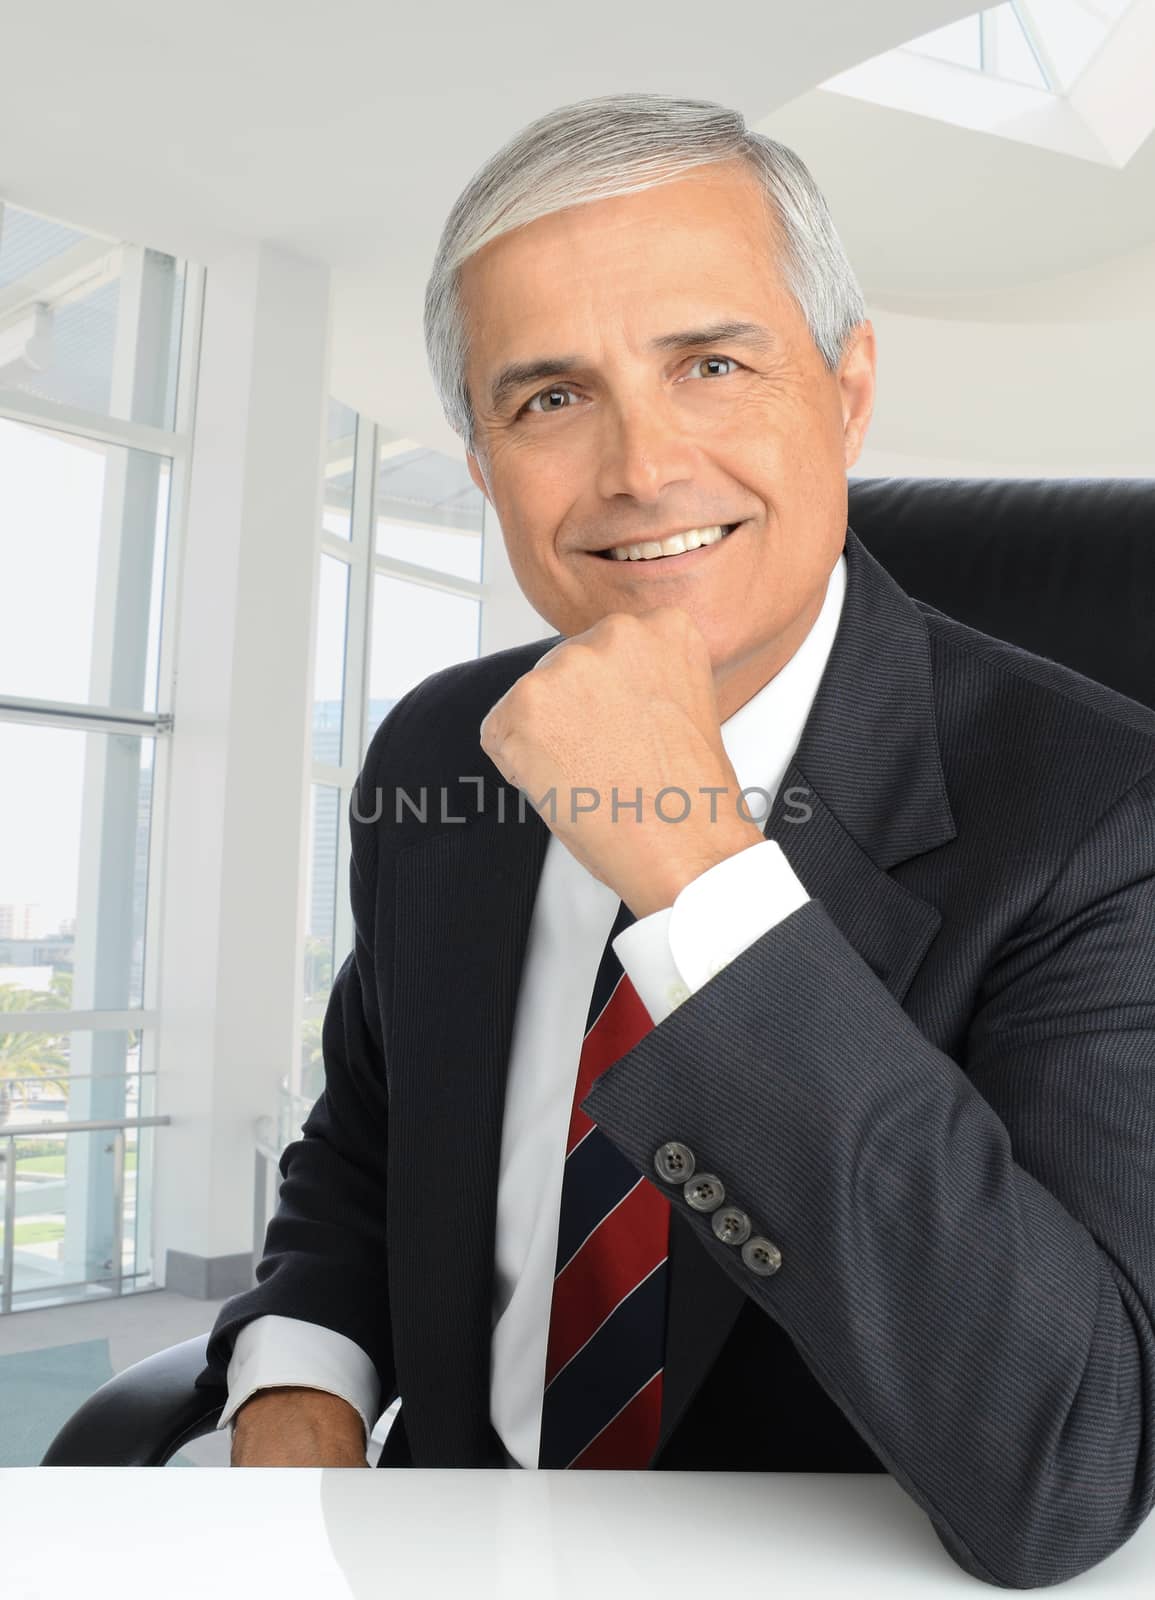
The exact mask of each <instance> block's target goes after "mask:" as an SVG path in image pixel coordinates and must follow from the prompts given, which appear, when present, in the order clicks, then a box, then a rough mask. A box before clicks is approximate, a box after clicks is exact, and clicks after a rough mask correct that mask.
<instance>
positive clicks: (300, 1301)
mask: <svg viewBox="0 0 1155 1600" xmlns="http://www.w3.org/2000/svg"><path fill="white" fill-rule="evenodd" d="M387 726H388V723H387V722H386V724H384V725H383V726H382V728H381V729H380V730H379V731H378V734H377V735H376V736H375V738H374V741H373V743H372V745H371V746H370V751H369V754H368V755H367V757H366V760H365V765H364V768H363V770H362V772H361V775H360V777H359V778H358V780H357V786H356V787H355V788H354V790H353V795H352V799H351V803H350V807H349V826H350V840H351V859H350V867H349V893H350V900H351V903H352V911H353V926H354V944H353V949H352V950H351V951H350V953H349V955H348V957H347V958H346V960H345V961H344V963H343V964H342V966H341V968H340V971H339V972H338V973H337V976H336V978H335V979H334V982H333V988H332V991H331V993H330V996H329V1001H328V1005H327V1007H326V1010H325V1017H324V1021H323V1023H322V1029H321V1045H322V1056H323V1060H324V1073H325V1087H324V1089H323V1090H322V1092H321V1094H320V1096H319V1098H318V1099H317V1101H316V1103H315V1104H314V1106H313V1107H312V1109H311V1110H310V1112H309V1114H308V1116H307V1117H306V1119H305V1121H304V1123H303V1125H302V1128H301V1137H300V1138H299V1139H297V1140H295V1141H294V1142H293V1143H291V1144H290V1145H288V1146H287V1148H286V1149H285V1150H284V1152H283V1153H282V1156H281V1160H280V1173H281V1180H282V1181H281V1185H280V1189H279V1193H278V1201H277V1208H276V1211H275V1212H274V1214H273V1217H272V1219H271V1220H270V1222H269V1226H268V1229H267V1232H266V1235H265V1244H264V1251H263V1254H262V1256H261V1259H260V1262H259V1263H258V1265H257V1269H256V1279H257V1282H256V1286H255V1287H254V1288H251V1289H247V1290H245V1291H244V1292H243V1293H242V1294H239V1295H234V1296H233V1298H232V1299H231V1300H227V1301H226V1302H225V1304H224V1305H223V1306H222V1307H221V1310H220V1312H219V1314H218V1316H217V1320H216V1323H215V1324H214V1327H213V1330H212V1334H211V1336H210V1339H209V1344H208V1351H207V1357H206V1365H205V1367H204V1369H203V1370H202V1372H201V1373H200V1374H199V1376H198V1378H197V1384H198V1386H199V1387H217V1386H224V1385H225V1384H226V1382H227V1374H228V1368H229V1362H230V1358H231V1355H232V1352H233V1345H234V1342H235V1340H236V1337H237V1334H238V1333H239V1332H240V1330H241V1328H243V1327H244V1326H245V1325H246V1324H247V1323H250V1322H252V1321H254V1320H255V1319H256V1318H258V1317H263V1316H266V1315H273V1316H278V1317H292V1318H298V1319H300V1320H302V1321H305V1322H311V1323H315V1324H316V1325H317V1326H318V1327H321V1328H329V1329H332V1330H333V1331H334V1332H335V1333H340V1334H343V1335H344V1337H345V1338H346V1339H349V1340H352V1342H353V1343H354V1344H355V1345H358V1346H359V1347H360V1349H361V1350H362V1351H364V1352H365V1354H366V1355H367V1356H368V1358H369V1360H370V1361H371V1362H372V1364H373V1367H374V1368H375V1370H376V1373H377V1375H378V1378H379V1380H380V1386H381V1387H380V1407H381V1408H382V1409H383V1408H385V1407H387V1406H388V1405H389V1404H391V1402H392V1401H393V1399H395V1398H396V1394H397V1388H396V1381H395V1372H394V1362H393V1349H392V1335H391V1331H390V1322H389V1301H388V1287H387V1276H386V1249H385V1192H386V1149H387V1139H388V1126H389V1108H388V1098H387V1092H386V1076H385V1054H384V1043H383V1034H382V1025H381V1016H380V1012H379V1007H378V1001H377V986H376V979H375V968H374V925H375V904H376V895H377V865H378V846H377V835H376V823H375V821H367V820H362V815H363V813H364V812H366V811H368V812H369V814H370V815H372V811H373V809H374V808H370V807H368V806H367V805H366V806H362V805H360V804H359V803H358V798H357V797H358V793H359V792H361V793H365V794H366V795H371V794H372V793H374V792H375V791H374V790H373V789H372V788H371V785H372V783H373V781H374V780H373V779H372V778H371V777H370V776H369V774H370V770H371V768H377V767H379V766H380V753H381V749H382V743H383V739H384V735H385V728H386V727H387ZM319 1386H320V1385H319Z"/></svg>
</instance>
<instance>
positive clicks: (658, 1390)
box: [570, 1372, 662, 1470]
mask: <svg viewBox="0 0 1155 1600" xmlns="http://www.w3.org/2000/svg"><path fill="white" fill-rule="evenodd" d="M661 1420H662V1374H661V1373H660V1372H655V1373H654V1376H653V1377H652V1378H651V1379H650V1381H649V1383H647V1384H646V1385H645V1387H644V1388H641V1389H639V1390H638V1392H637V1394H636V1395H635V1396H634V1397H633V1399H632V1400H631V1401H629V1403H628V1404H627V1405H624V1406H623V1407H622V1409H621V1410H620V1411H619V1412H618V1414H617V1416H616V1417H615V1418H614V1419H613V1421H612V1422H607V1423H606V1425H605V1427H604V1428H603V1429H602V1431H601V1432H600V1433H599V1434H597V1435H596V1437H595V1438H593V1439H591V1440H590V1442H589V1444H587V1445H586V1447H585V1449H584V1450H583V1451H582V1453H581V1455H580V1456H575V1457H574V1459H573V1460H572V1461H571V1462H570V1467H571V1468H580V1467H597V1468H602V1469H603V1470H607V1469H608V1470H612V1469H613V1468H615V1467H620V1466H621V1464H622V1462H623V1461H634V1462H637V1463H639V1465H640V1466H648V1465H649V1460H650V1457H651V1455H653V1453H654V1447H655V1446H656V1444H657V1440H658V1435H659V1433H660V1432H661Z"/></svg>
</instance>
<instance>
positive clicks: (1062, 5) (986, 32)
mask: <svg viewBox="0 0 1155 1600" xmlns="http://www.w3.org/2000/svg"><path fill="white" fill-rule="evenodd" d="M1130 4H1131V0H1009V3H1008V4H1006V5H1000V6H990V7H988V8H987V9H986V10H985V11H976V12H975V13H974V15H973V16H970V17H964V18H963V19H962V20H961V21H960V22H952V23H950V24H949V25H948V26H947V27H945V28H936V29H935V30H934V32H933V33H924V34H922V35H921V37H919V38H917V39H912V40H911V41H910V43H909V44H907V45H904V46H903V47H902V48H903V49H904V50H912V51H914V52H915V53H916V54H917V55H924V56H932V57H934V59H935V60H937V61H949V62H952V63H953V64H954V65H955V66H958V67H970V68H971V69H972V71H975V72H989V73H990V74H991V75H992V76H993V77H996V78H1005V79H1007V80H1008V81H1009V82H1010V83H1025V84H1029V85H1031V86H1032V87H1033V88H1037V89H1049V90H1050V91H1051V92H1052V94H1065V93H1066V92H1067V90H1068V89H1069V88H1070V87H1071V85H1072V84H1073V83H1074V82H1075V79H1076V78H1077V77H1078V76H1079V74H1080V73H1081V72H1082V70H1083V68H1084V67H1085V66H1086V65H1087V64H1088V62H1089V61H1090V60H1091V59H1092V57H1093V56H1094V55H1095V53H1096V52H1097V51H1098V50H1099V48H1100V47H1101V46H1102V44H1103V43H1104V41H1105V40H1106V38H1107V36H1108V34H1109V33H1110V32H1111V30H1112V28H1113V27H1114V26H1115V23H1116V22H1117V21H1118V20H1119V17H1120V16H1121V15H1122V13H1123V12H1124V11H1126V10H1127V8H1128V6H1129V5H1130Z"/></svg>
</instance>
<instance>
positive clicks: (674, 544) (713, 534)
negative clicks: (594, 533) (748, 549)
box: [610, 526, 726, 561]
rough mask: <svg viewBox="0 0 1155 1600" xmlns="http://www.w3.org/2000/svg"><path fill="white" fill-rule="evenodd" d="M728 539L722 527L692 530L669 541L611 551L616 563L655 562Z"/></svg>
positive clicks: (651, 540) (655, 541) (663, 540)
mask: <svg viewBox="0 0 1155 1600" xmlns="http://www.w3.org/2000/svg"><path fill="white" fill-rule="evenodd" d="M725 537H726V534H725V531H724V530H723V529H722V528H721V526H715V527H713V528H691V529H690V530H689V532H688V533H672V534H670V536H669V538H667V539H661V540H658V539H647V540H646V541H645V542H644V543H642V544H626V545H617V546H616V547H615V548H614V549H613V550H611V551H610V555H611V557H612V558H613V560H615V561H653V560H655V559H656V558H657V557H659V556H680V555H683V554H684V553H685V552H686V551H687V550H697V549H698V548H699V547H700V546H702V545H704V544H717V543H718V541H719V539H724V538H725Z"/></svg>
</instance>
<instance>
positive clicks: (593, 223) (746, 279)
mask: <svg viewBox="0 0 1155 1600" xmlns="http://www.w3.org/2000/svg"><path fill="white" fill-rule="evenodd" d="M776 239H777V229H776V226H775V222H774V219H773V212H772V208H771V206H770V204H769V202H768V200H767V198H766V196H765V194H764V191H763V190H762V188H761V186H760V185H759V183H758V181H757V179H756V178H755V176H754V175H753V173H751V172H749V171H747V170H745V169H743V168H736V167H735V166H734V165H733V164H732V163H725V164H717V165H714V166H707V167H699V168H694V169H692V170H691V171H690V172H688V173H685V174H683V175H682V176H680V177H679V178H676V179H673V180H671V181H669V182H666V183H662V184H658V185H655V186H654V187H653V188H650V189H644V190H641V191H639V192H638V193H636V194H629V195H615V196H613V197H612V198H610V199H608V200H596V201H591V202H588V203H586V204H582V205H577V206H571V207H568V208H567V209H566V210H564V211H559V212H554V213H552V214H551V215H549V216H545V217H539V218H538V219H537V220H536V221H534V222H531V223H528V224H526V225H525V226H524V227H521V228H518V229H515V230H513V231H512V232H511V233H508V234H503V235H502V236H501V237H500V238H498V239H494V240H492V241H491V242H490V243H489V244H487V245H486V246H484V247H483V249H481V250H479V251H477V252H476V253H475V254H474V255H473V256H471V257H470V258H469V259H468V260H467V261H465V262H464V263H463V265H462V268H461V276H460V291H461V299H462V305H463V309H464V312H465V317H466V322H467V325H468V327H469V332H470V371H471V374H472V375H473V376H474V377H481V376H482V375H483V374H485V373H486V371H487V370H488V369H489V367H490V366H492V364H493V363H495V362H497V361H504V360H508V359H510V358H511V357H512V358H520V357H529V358H532V357H533V356H536V355H540V354H542V353H544V352H546V351H550V352H552V351H554V350H555V349H557V348H559V347H560V344H559V341H560V343H564V344H565V347H566V348H567V349H568V348H569V347H570V345H571V344H572V343H573V342H574V340H579V339H581V338H582V334H583V330H584V332H585V334H586V336H587V342H588V336H589V334H590V333H591V332H592V331H593V330H595V329H597V330H600V332H602V333H609V332H611V331H612V330H613V329H614V328H615V327H619V326H623V325H626V326H628V331H629V332H631V333H635V332H636V333H637V334H638V335H639V336H640V335H641V334H642V333H643V331H645V332H660V331H664V329H665V328H666V327H667V326H669V327H674V326H681V325H683V323H684V322H685V321H686V317H683V318H682V320H681V321H679V320H678V319H677V315H676V313H678V312H685V313H686V315H687V316H689V318H690V320H691V321H694V320H697V321H702V320H711V319H710V318H709V317H708V315H706V316H704V315H703V314H708V313H709V312H710V311H711V310H714V311H718V312H722V313H724V314H726V315H731V316H732V315H734V314H735V313H736V311H737V310H739V309H741V310H742V311H744V312H745V313H746V314H750V313H751V312H754V311H759V312H763V313H766V312H768V311H769V310H770V309H771V308H772V307H773V308H776V309H777V310H778V312H779V313H780V317H781V316H785V317H786V318H787V319H788V318H789V308H788V305H787V302H789V296H788V295H786V294H785V291H784V288H783V286H782V283H781V279H780V276H779V272H778V268H777V264H776ZM671 316H674V317H675V320H674V321H673V322H671V321H670V317H671ZM779 320H780V318H779ZM651 325H652V326H651ZM567 333H569V334H570V335H572V337H571V338H570V339H569V340H566V338H565V335H566V334H567Z"/></svg>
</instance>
